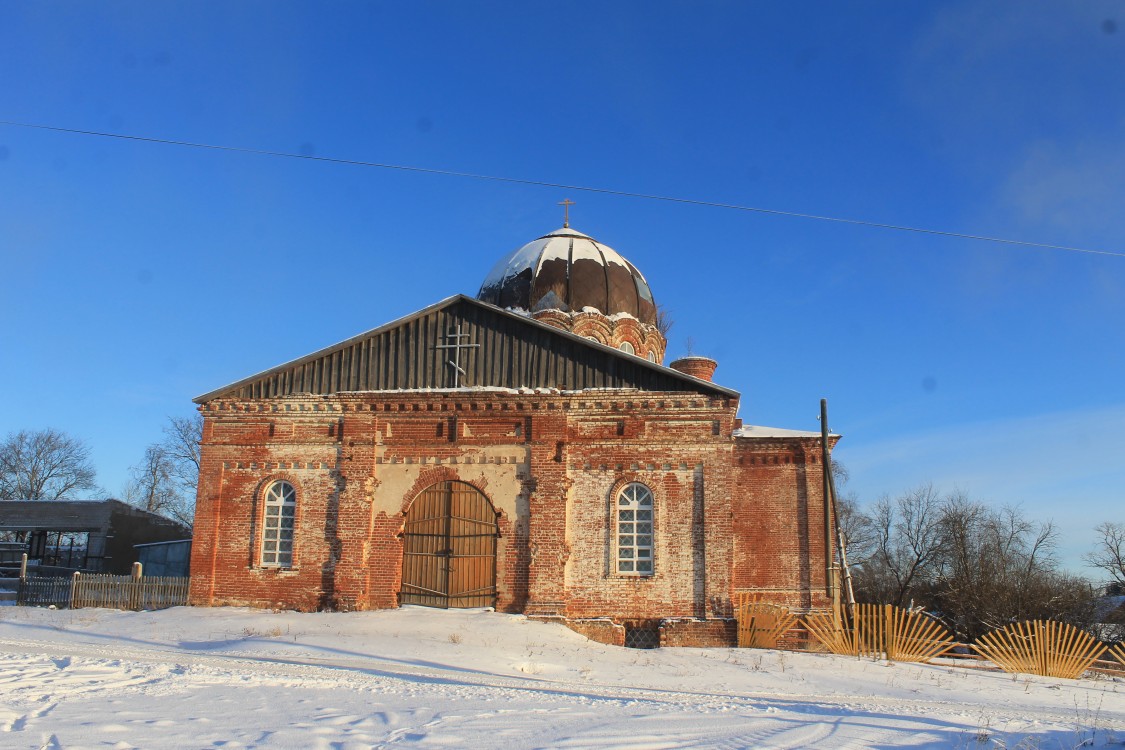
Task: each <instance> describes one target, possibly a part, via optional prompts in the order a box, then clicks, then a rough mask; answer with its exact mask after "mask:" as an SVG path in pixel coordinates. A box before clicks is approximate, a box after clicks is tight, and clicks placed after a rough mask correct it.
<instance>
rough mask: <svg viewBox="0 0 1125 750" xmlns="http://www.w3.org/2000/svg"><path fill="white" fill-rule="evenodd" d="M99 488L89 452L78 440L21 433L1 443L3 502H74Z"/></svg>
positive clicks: (0, 489)
mask: <svg viewBox="0 0 1125 750" xmlns="http://www.w3.org/2000/svg"><path fill="white" fill-rule="evenodd" d="M96 487H97V485H96V484H95V483H94V467H93V465H92V464H91V463H90V449H89V448H87V447H86V445H85V444H84V443H83V442H82V441H81V440H79V439H78V438H74V437H71V436H70V435H67V434H66V433H63V432H59V431H58V430H51V429H47V430H39V431H37V432H33V431H28V430H20V431H19V432H13V433H11V434H9V435H8V437H7V438H5V439H4V442H3V443H0V500H73V499H77V498H78V495H79V494H80V493H81V492H83V491H90V490H94V489H96Z"/></svg>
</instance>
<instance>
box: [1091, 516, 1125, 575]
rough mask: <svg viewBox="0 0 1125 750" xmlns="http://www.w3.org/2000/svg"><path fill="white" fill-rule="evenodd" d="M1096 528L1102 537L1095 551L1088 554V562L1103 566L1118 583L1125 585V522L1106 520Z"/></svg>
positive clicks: (1099, 566) (1092, 564)
mask: <svg viewBox="0 0 1125 750" xmlns="http://www.w3.org/2000/svg"><path fill="white" fill-rule="evenodd" d="M1094 530H1095V531H1097V532H1098V534H1099V535H1101V539H1099V540H1098V545H1097V547H1096V548H1095V549H1094V551H1093V552H1091V553H1089V554H1087V555H1086V564H1087V565H1089V566H1090V567H1092V568H1101V569H1102V570H1104V571H1105V572H1106V573H1109V575H1110V577H1111V578H1112V579H1113V580H1114V581H1115V582H1116V583H1118V584H1121V585H1125V524H1123V523H1111V522H1110V521H1106V522H1104V523H1100V524H1098V525H1097V527H1096V528H1095V529H1094Z"/></svg>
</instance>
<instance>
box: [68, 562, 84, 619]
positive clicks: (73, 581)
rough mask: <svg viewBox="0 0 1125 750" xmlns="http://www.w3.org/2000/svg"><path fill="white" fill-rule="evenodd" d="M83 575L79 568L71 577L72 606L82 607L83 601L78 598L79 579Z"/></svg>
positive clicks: (75, 607) (74, 607)
mask: <svg viewBox="0 0 1125 750" xmlns="http://www.w3.org/2000/svg"><path fill="white" fill-rule="evenodd" d="M81 576H82V574H81V573H79V572H78V571H77V570H76V571H74V575H72V576H71V577H70V608H71V609H81V608H82V602H80V601H79V600H78V579H79V578H80V577H81Z"/></svg>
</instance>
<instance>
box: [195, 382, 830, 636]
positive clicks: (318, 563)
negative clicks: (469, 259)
mask: <svg viewBox="0 0 1125 750" xmlns="http://www.w3.org/2000/svg"><path fill="white" fill-rule="evenodd" d="M736 408H737V403H736V402H734V401H731V400H727V399H721V398H714V397H706V396H702V395H692V394H684V393H643V394H642V393H637V392H635V391H588V392H580V393H560V392H557V391H549V392H548V391H539V392H532V391H527V392H512V391H490V390H479V391H438V392H388V393H364V394H338V395H336V396H330V397H321V396H297V397H288V398H281V399H271V400H261V401H228V400H216V401H212V402H209V403H207V404H205V405H204V406H203V407H201V411H202V412H203V414H204V416H205V426H204V439H203V446H202V452H201V462H202V466H201V473H200V483H199V494H198V504H197V511H196V526H195V543H194V544H193V549H192V571H193V584H192V591H191V600H192V602H193V603H195V604H203V605H208V604H211V605H220V604H241V605H251V606H267V607H287V608H296V609H306V610H307V609H316V608H333V609H369V608H382V607H393V606H396V605H397V602H398V591H399V589H400V586H401V577H402V549H403V543H402V532H403V523H404V517H405V514H406V513H407V512H408V511H409V509H410V506H411V502H412V501H413V499H414V498H415V497H416V496H417V495H418V494H419V493H421V492H422V491H423V490H424V489H426V487H428V486H430V485H432V484H433V483H435V482H439V481H444V480H456V481H461V482H466V483H468V484H471V485H472V486H474V487H476V488H477V489H478V490H479V491H480V492H481V493H483V494H484V496H485V497H487V498H488V500H489V501H490V502H491V503H492V506H493V507H494V509H495V510H496V512H497V525H498V529H499V534H500V538H499V539H498V540H497V570H496V583H497V590H498V594H497V602H496V604H497V607H498V609H501V610H504V611H511V612H526V613H528V614H529V615H538V616H548V617H563V618H570V619H571V620H575V621H577V620H583V621H590V622H595V623H601V624H596V625H595V624H591V625H582V626H581V627H582V628H586V629H587V630H590V632H594V630H592V629H596V630H597V632H598V633H601V634H602V635H601V636H599V637H598V640H602V639H603V638H605V637H608V638H611V640H613V639H616V638H617V636H616V635H612V634H614V633H617V630H616V629H615V628H617V627H618V626H619V625H620V624H621V623H622V622H624V621H627V620H642V619H643V620H650V619H664V618H687V619H685V620H682V621H680V620H677V623H679V622H686V623H703V624H702V625H689V624H675V625H672V626H667V627H666V628H665V631H664V632H665V638H666V639H670V640H669V642H676V643H685V644H686V643H687V642H688V641H690V640H692V639H695V641H696V642H698V643H702V642H704V641H708V642H712V641H713V642H716V643H717V642H718V641H719V640H722V637H720V636H719V635H717V634H718V633H725V632H726V630H725V629H726V628H727V627H728V625H726V624H723V623H726V622H727V620H724V619H722V618H727V617H729V616H730V614H731V607H730V602H731V597H732V594H733V593H734V592H737V591H746V590H753V591H761V592H764V593H765V594H766V595H767V596H769V597H772V598H775V599H777V600H779V601H785V602H787V603H791V604H795V605H798V606H818V605H822V604H823V603H824V601H825V599H824V589H823V550H824V544H823V539H821V538H820V537H821V536H822V535H823V531H822V521H823V516H822V514H821V507H822V506H821V501H820V473H819V468H820V466H819V463H817V461H818V460H819V459H818V456H819V440H810V439H807V438H788V439H784V440H772V441H762V440H759V439H753V440H747V439H736V438H733V437H732V436H731V431H732V429H733V428H734V424H735V419H734V413H735V410H736ZM276 479H285V480H286V481H289V482H290V483H291V484H293V486H294V487H295V488H296V490H297V518H296V531H295V543H294V559H293V565H292V567H291V568H289V569H286V570H279V569H274V568H268V567H263V566H262V565H261V561H260V554H259V549H260V546H261V539H260V536H259V535H260V531H261V529H260V527H261V514H262V496H263V493H264V491H265V488H266V487H267V486H268V485H269V483H270V482H272V481H274V480H276ZM629 482H641V483H644V484H645V485H647V486H648V487H649V488H650V489H651V490H652V492H653V496H654V516H655V526H656V534H655V539H654V544H655V550H654V562H655V572H654V574H653V575H652V576H648V577H639V576H624V575H619V574H617V573H616V568H615V564H614V541H615V538H616V537H615V534H614V530H615V527H614V518H615V516H614V502H615V498H616V493H617V491H618V490H620V488H621V487H622V486H624V485H625V484H627V483H629ZM596 618H609V619H608V620H597V619H596ZM607 622H608V623H610V624H609V625H606V624H605V623H607ZM711 622H713V623H715V624H708V623H711ZM668 627H670V628H671V630H669V629H668ZM622 632H623V631H622ZM692 633H695V634H696V635H692ZM606 634H610V635H606ZM723 637H725V636H723ZM709 639H710V640H709Z"/></svg>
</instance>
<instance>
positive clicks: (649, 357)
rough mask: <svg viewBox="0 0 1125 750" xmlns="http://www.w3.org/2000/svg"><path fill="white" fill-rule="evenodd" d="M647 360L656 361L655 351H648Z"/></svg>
mask: <svg viewBox="0 0 1125 750" xmlns="http://www.w3.org/2000/svg"><path fill="white" fill-rule="evenodd" d="M648 361H649V362H655V361H656V352H649V353H648Z"/></svg>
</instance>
